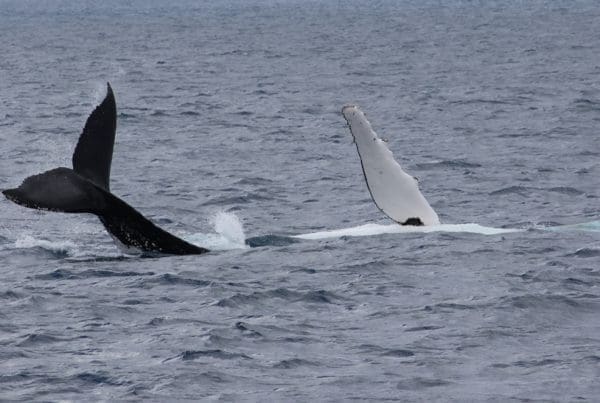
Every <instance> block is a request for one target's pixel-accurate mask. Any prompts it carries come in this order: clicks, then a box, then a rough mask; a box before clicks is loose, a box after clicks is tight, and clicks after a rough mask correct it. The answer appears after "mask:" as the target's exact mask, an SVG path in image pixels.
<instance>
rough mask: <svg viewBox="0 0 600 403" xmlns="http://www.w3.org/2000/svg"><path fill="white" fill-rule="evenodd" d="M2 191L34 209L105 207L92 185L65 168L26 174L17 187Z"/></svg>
mask: <svg viewBox="0 0 600 403" xmlns="http://www.w3.org/2000/svg"><path fill="white" fill-rule="evenodd" d="M2 193H3V194H4V196H6V198H7V199H9V200H10V201H12V202H14V203H17V204H19V205H21V206H24V207H29V208H33V209H38V210H48V211H59V212H62V213H92V214H98V213H99V212H101V211H103V210H104V207H105V201H104V200H103V198H102V197H98V190H97V188H96V186H94V184H93V183H91V182H89V181H87V180H86V179H84V178H82V177H81V176H79V175H77V174H76V173H75V172H73V170H72V169H69V168H55V169H52V170H50V171H46V172H44V173H41V174H39V175H33V176H30V177H29V178H27V179H25V180H24V181H23V183H22V184H21V186H19V187H18V188H14V189H7V190H3V191H2Z"/></svg>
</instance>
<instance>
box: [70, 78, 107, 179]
mask: <svg viewBox="0 0 600 403" xmlns="http://www.w3.org/2000/svg"><path fill="white" fill-rule="evenodd" d="M116 131H117V104H116V102H115V95H114V93H113V90H112V88H111V87H110V83H106V97H105V98H104V100H103V101H102V103H100V105H98V106H97V107H96V109H94V111H93V112H92V113H91V114H90V116H89V117H88V119H87V121H86V122H85V126H84V127H83V132H81V135H80V136H79V141H78V142H77V146H75V151H74V152H73V170H74V171H75V172H77V173H78V174H79V175H81V176H83V177H84V178H86V179H89V180H90V181H92V182H94V183H95V184H96V185H98V186H100V187H102V188H104V189H106V190H110V184H109V182H110V166H111V163H112V155H113V147H114V144H115V133H116Z"/></svg>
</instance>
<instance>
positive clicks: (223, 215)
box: [184, 211, 248, 250]
mask: <svg viewBox="0 0 600 403" xmlns="http://www.w3.org/2000/svg"><path fill="white" fill-rule="evenodd" d="M211 222H212V225H213V227H214V229H215V233H214V234H204V233H196V234H191V235H188V236H185V237H184V239H185V240H186V241H188V242H191V243H193V244H194V245H198V246H201V247H203V248H207V249H209V250H231V249H246V248H248V245H246V234H245V233H244V226H243V225H242V222H241V221H240V219H239V218H238V216H236V215H235V214H234V213H228V212H224V211H220V212H218V213H216V214H215V215H214V216H213V217H212V219H211Z"/></svg>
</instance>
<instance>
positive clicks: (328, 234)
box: [293, 224, 524, 240]
mask: <svg viewBox="0 0 600 403" xmlns="http://www.w3.org/2000/svg"><path fill="white" fill-rule="evenodd" d="M522 231H524V230H523V229H518V228H492V227H484V226H482V225H479V224H439V225H428V226H420V227H415V226H410V225H399V224H387V225H382V224H364V225H359V226H357V227H351V228H342V229H336V230H330V231H319V232H312V233H309V234H302V235H294V236H293V238H299V239H307V240H316V239H327V238H339V237H343V236H372V235H380V234H408V233H416V232H420V233H429V232H468V233H473V234H481V235H499V234H508V233H511V232H522Z"/></svg>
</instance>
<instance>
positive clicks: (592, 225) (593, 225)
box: [544, 221, 600, 232]
mask: <svg viewBox="0 0 600 403" xmlns="http://www.w3.org/2000/svg"><path fill="white" fill-rule="evenodd" d="M544 229H546V230H549V231H586V232H600V221H589V222H584V223H579V224H566V225H558V226H556V227H548V228H544Z"/></svg>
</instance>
